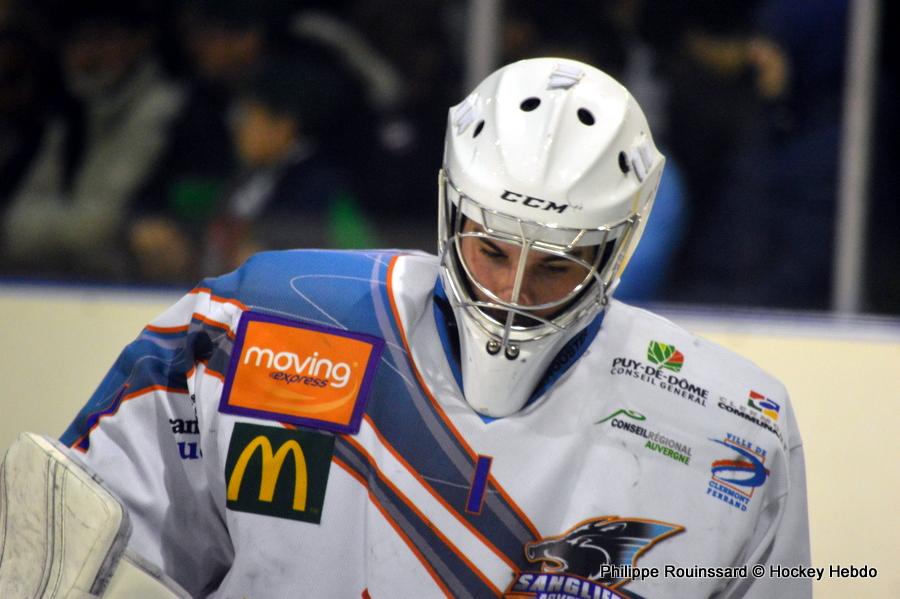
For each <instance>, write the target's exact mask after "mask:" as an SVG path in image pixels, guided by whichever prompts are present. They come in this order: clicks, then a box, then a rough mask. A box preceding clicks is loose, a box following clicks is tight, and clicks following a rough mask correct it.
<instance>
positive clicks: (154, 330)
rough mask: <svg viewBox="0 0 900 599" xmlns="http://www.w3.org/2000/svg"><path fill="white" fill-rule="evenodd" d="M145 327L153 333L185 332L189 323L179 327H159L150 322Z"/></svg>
mask: <svg viewBox="0 0 900 599" xmlns="http://www.w3.org/2000/svg"><path fill="white" fill-rule="evenodd" d="M144 328H145V329H147V330H148V331H150V332H152V333H183V332H185V331H187V330H188V325H186V324H185V325H182V326H179V327H158V326H156V325H152V324H148V325H147V326H145V327H144Z"/></svg>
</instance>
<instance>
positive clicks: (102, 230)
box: [2, 0, 184, 278]
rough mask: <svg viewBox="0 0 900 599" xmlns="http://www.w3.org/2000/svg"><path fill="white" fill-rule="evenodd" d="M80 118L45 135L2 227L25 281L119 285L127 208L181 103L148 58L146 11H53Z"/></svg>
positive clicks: (114, 6) (61, 120)
mask: <svg viewBox="0 0 900 599" xmlns="http://www.w3.org/2000/svg"><path fill="white" fill-rule="evenodd" d="M54 11H55V12H54V13H53V14H54V16H55V17H57V18H58V19H59V21H60V23H61V24H62V44H61V62H62V67H63V75H64V82H65V85H66V88H67V90H68V92H69V93H70V94H71V95H72V96H73V97H74V99H75V100H76V101H77V105H78V107H79V111H78V114H77V115H76V116H73V117H68V115H59V116H57V117H56V118H54V119H53V120H52V121H51V122H50V123H49V124H48V125H47V127H46V130H45V131H44V135H43V138H42V139H41V143H40V148H39V149H38V151H37V154H36V156H35V159H34V161H33V163H32V165H31V168H30V170H29V171H28V172H27V173H26V174H25V175H24V177H23V179H22V181H21V184H20V185H19V187H18V189H17V190H16V192H15V194H14V196H13V197H12V198H11V200H10V205H9V209H8V211H7V212H6V214H5V217H4V219H3V223H2V228H3V235H2V237H3V240H2V241H3V254H4V257H5V258H6V259H7V260H8V261H9V262H10V264H11V266H12V267H13V268H17V267H18V268H27V269H28V271H29V272H30V273H42V274H55V275H76V276H87V277H103V278H109V277H113V278H119V277H123V276H124V275H125V272H126V269H127V264H128V260H127V255H126V252H125V251H124V247H125V244H124V243H123V239H124V231H123V229H124V226H125V219H126V217H127V214H128V209H129V205H130V204H131V203H132V202H133V201H134V199H135V198H136V197H137V196H138V195H139V194H140V193H141V192H142V189H143V188H144V186H145V185H146V184H147V182H148V180H149V179H150V178H152V174H153V172H154V169H155V168H156V166H157V163H158V159H159V157H160V155H161V153H162V152H163V151H164V147H165V145H166V143H167V138H168V135H169V132H170V126H171V124H172V123H173V121H174V120H175V118H176V117H177V115H178V113H179V111H180V110H181V108H182V106H183V103H184V95H183V92H182V90H181V89H180V88H179V87H178V86H177V85H175V84H173V83H171V82H169V81H167V80H166V79H165V78H164V77H163V75H162V72H161V69H160V67H159V65H158V62H157V60H156V55H155V52H154V20H153V17H154V13H153V10H152V9H151V6H150V4H149V3H148V5H146V6H145V5H144V4H142V3H140V2H133V1H132V2H127V3H125V2H112V1H109V0H107V1H104V0H94V1H89V2H79V3H62V4H59V5H58V6H56V7H55V8H54Z"/></svg>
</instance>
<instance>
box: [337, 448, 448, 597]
mask: <svg viewBox="0 0 900 599" xmlns="http://www.w3.org/2000/svg"><path fill="white" fill-rule="evenodd" d="M331 461H332V462H334V463H335V464H337V465H338V466H340V467H341V468H342V469H343V470H344V471H345V472H346V473H347V474H349V475H350V476H352V477H353V478H355V479H356V480H357V481H358V482H359V484H361V485H362V486H363V488H364V489H365V490H366V494H367V495H368V496H369V501H371V502H372V505H374V506H375V507H376V508H377V509H378V511H379V512H381V515H382V516H383V517H384V519H385V521H386V522H387V523H388V524H389V525H390V526H391V528H393V529H394V532H396V533H397V536H399V537H400V538H401V539H403V542H404V543H406V546H407V547H409V550H410V551H412V552H413V555H415V556H416V558H417V559H418V560H419V562H420V563H421V564H422V566H423V567H424V568H425V570H426V571H427V572H428V575H429V576H431V578H432V580H434V582H435V584H437V585H438V586H439V587H440V588H441V590H442V591H443V592H444V595H445V596H447V597H451V598H452V597H453V593H451V592H450V589H448V588H447V585H445V584H444V581H443V580H441V578H440V576H438V574H437V572H435V571H434V568H432V567H431V564H429V563H428V560H426V559H425V556H424V555H422V552H421V551H419V548H418V547H416V544H415V543H413V542H412V539H410V538H409V537H408V536H407V535H406V533H405V532H403V529H402V528H400V525H399V524H397V523H396V522H394V519H393V518H391V516H390V515H389V514H388V512H387V510H386V509H384V506H382V505H381V503H380V502H379V501H378V499H376V498H375V495H374V494H373V493H372V490H371V489H370V488H369V485H368V483H367V482H366V480H365V479H364V478H363V477H362V476H361V475H360V474H359V473H358V472H356V471H355V470H354V469H353V468H351V467H350V466H348V465H347V464H345V463H344V461H343V460H341V458H339V457H337V456H332V457H331ZM366 595H368V593H367V592H366Z"/></svg>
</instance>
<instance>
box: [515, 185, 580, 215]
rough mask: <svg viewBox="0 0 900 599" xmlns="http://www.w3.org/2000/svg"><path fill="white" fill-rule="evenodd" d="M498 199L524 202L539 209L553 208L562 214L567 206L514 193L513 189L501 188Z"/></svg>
mask: <svg viewBox="0 0 900 599" xmlns="http://www.w3.org/2000/svg"><path fill="white" fill-rule="evenodd" d="M500 199H502V200H506V201H507V202H513V203H515V204H524V205H526V206H528V207H529V208H540V209H541V210H553V211H555V212H558V213H560V214H562V213H563V212H565V210H566V208H568V207H569V206H568V205H567V204H563V205H559V204H557V203H555V202H553V201H552V200H542V199H541V198H533V197H531V196H527V195H523V194H521V193H516V192H514V191H509V190H503V193H502V194H501V195H500Z"/></svg>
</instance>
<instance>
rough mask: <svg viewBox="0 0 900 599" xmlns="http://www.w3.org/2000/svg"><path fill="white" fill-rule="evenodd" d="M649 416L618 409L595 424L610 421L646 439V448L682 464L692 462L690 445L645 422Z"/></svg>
mask: <svg viewBox="0 0 900 599" xmlns="http://www.w3.org/2000/svg"><path fill="white" fill-rule="evenodd" d="M646 421H647V417H646V416H644V415H643V414H641V413H640V412H636V411H634V410H621V409H620V410H616V411H615V412H613V413H612V414H610V415H609V416H607V417H606V418H604V419H603V420H598V421H597V422H595V423H594V424H603V423H605V422H609V425H610V426H611V427H612V428H616V429H619V430H623V431H626V432H629V433H631V434H632V435H635V436H638V437H641V438H642V439H646V442H645V443H644V448H646V449H649V450H650V451H653V452H656V453H658V454H660V455H664V456H666V457H667V458H671V459H673V460H675V461H676V462H681V463H682V464H686V465H687V464H690V463H691V448H690V446H689V445H686V444H684V443H681V442H679V441H676V440H675V439H672V438H671V437H668V436H666V435H663V434H662V433H659V432H657V431H655V430H652V429H651V428H649V426H647V425H646V424H645V423H646ZM638 423H640V424H638Z"/></svg>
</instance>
